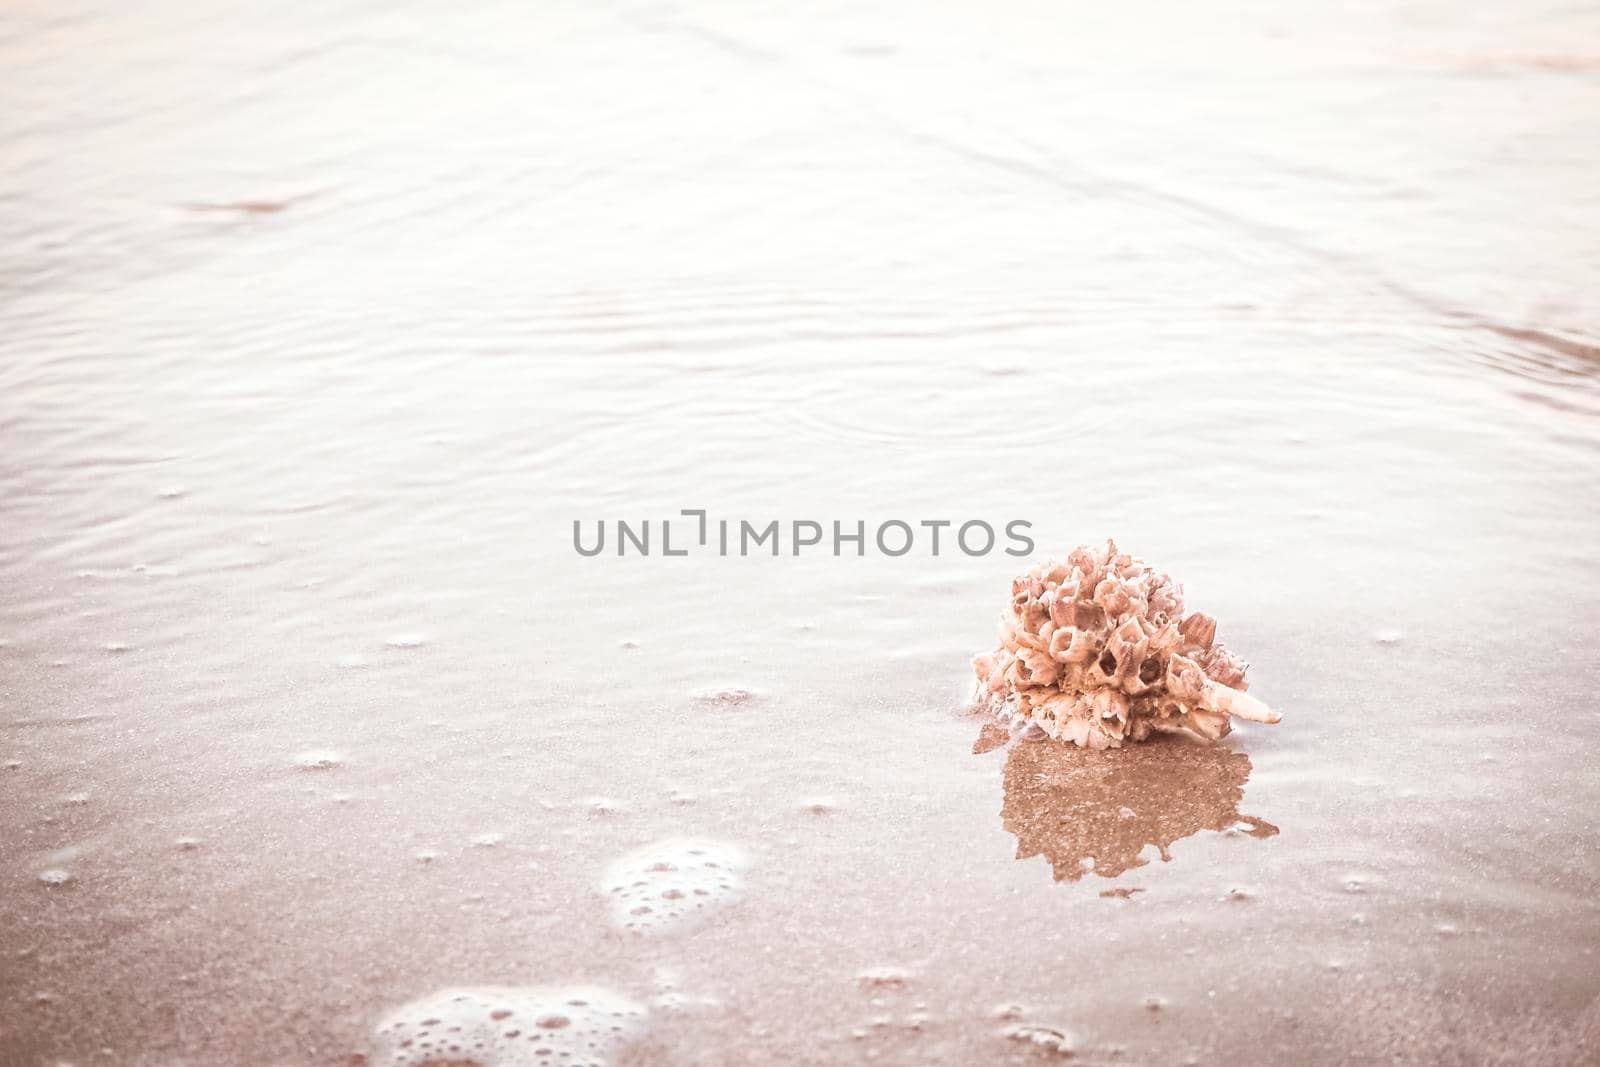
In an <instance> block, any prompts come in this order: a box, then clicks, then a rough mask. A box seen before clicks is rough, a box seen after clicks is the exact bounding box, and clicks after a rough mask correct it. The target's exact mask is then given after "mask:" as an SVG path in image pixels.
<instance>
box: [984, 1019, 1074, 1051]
mask: <svg viewBox="0 0 1600 1067" xmlns="http://www.w3.org/2000/svg"><path fill="white" fill-rule="evenodd" d="M1002 1032H1003V1033H1004V1035H1005V1036H1006V1037H1008V1038H1010V1039H1011V1040H1012V1041H1021V1042H1023V1043H1025V1044H1029V1045H1034V1046H1036V1047H1037V1048H1041V1049H1044V1050H1045V1051H1046V1052H1049V1053H1051V1054H1053V1055H1056V1056H1060V1057H1062V1058H1067V1057H1070V1056H1072V1055H1073V1054H1074V1053H1076V1052H1077V1051H1078V1042H1077V1039H1076V1038H1074V1037H1073V1036H1072V1033H1071V1032H1070V1031H1067V1030H1056V1029H1053V1028H1051V1027H1048V1026H1008V1027H1006V1029H1005V1030H1004V1031H1002Z"/></svg>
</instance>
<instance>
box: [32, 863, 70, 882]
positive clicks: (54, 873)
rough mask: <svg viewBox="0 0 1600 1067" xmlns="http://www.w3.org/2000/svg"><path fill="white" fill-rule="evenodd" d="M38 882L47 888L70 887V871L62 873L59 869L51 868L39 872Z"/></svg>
mask: <svg viewBox="0 0 1600 1067" xmlns="http://www.w3.org/2000/svg"><path fill="white" fill-rule="evenodd" d="M39 881H41V882H43V883H44V884H45V885H49V886H57V885H71V884H72V882H73V877H72V872H71V871H64V870H62V869H61V868H59V867H51V868H49V869H48V870H43V871H40V872H39Z"/></svg>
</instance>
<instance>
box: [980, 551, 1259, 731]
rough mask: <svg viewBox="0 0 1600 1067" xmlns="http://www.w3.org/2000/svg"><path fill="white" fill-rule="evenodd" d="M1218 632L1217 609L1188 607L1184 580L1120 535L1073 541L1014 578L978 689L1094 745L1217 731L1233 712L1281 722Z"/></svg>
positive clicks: (1014, 715) (1005, 708)
mask: <svg viewBox="0 0 1600 1067" xmlns="http://www.w3.org/2000/svg"><path fill="white" fill-rule="evenodd" d="M1216 632H1217V624H1216V621H1215V620H1213V619H1212V618H1211V617H1210V616H1208V615H1203V614H1200V613H1198V612H1196V613H1194V614H1191V615H1184V613H1183V590H1182V588H1181V587H1180V586H1179V585H1178V583H1177V582H1175V581H1173V580H1172V579H1171V578H1170V577H1168V576H1167V575H1165V574H1163V573H1161V572H1160V571H1158V570H1155V569H1154V568H1152V567H1150V566H1149V565H1148V564H1146V563H1145V562H1144V561H1143V560H1139V559H1135V558H1134V557H1132V556H1129V555H1127V554H1125V553H1122V552H1119V551H1117V546H1116V544H1115V543H1114V542H1112V541H1107V542H1106V543H1105V545H1104V546H1103V547H1101V548H1098V549H1091V548H1087V547H1080V548H1075V549H1073V550H1072V552H1071V553H1070V554H1069V555H1068V556H1067V560H1066V562H1065V563H1059V562H1056V561H1054V560H1051V561H1047V562H1045V563H1041V564H1039V565H1037V566H1035V567H1033V568H1032V569H1031V570H1029V571H1028V572H1027V573H1026V574H1024V575H1022V576H1021V577H1020V578H1018V579H1016V580H1015V581H1014V582H1012V583H1011V604H1010V606H1009V607H1008V608H1007V609H1006V612H1005V614H1004V615H1003V616H1001V620H1000V647H999V648H998V649H996V650H995V651H994V652H991V653H988V654H985V655H981V656H978V657H976V658H975V659H974V660H973V661H972V663H973V669H974V670H975V671H976V672H977V675H978V690H979V700H980V701H981V702H983V703H986V704H987V705H988V706H989V708H990V710H992V711H994V712H995V713H996V714H997V715H999V716H1000V717H1001V718H1002V719H1005V720H1009V721H1012V722H1017V721H1019V720H1020V721H1022V722H1028V723H1033V724H1036V725H1038V726H1039V727H1040V728H1041V729H1043V730H1044V731H1045V732H1046V733H1048V734H1049V735H1050V736H1051V737H1054V738H1058V739H1061V740H1066V741H1071V742H1072V743H1073V744H1076V745H1081V746H1083V747H1086V748H1095V749H1103V748H1116V747H1120V746H1121V744H1122V742H1123V741H1125V740H1133V741H1143V740H1144V739H1145V738H1147V737H1149V736H1150V734H1151V733H1152V732H1155V731H1188V732H1191V733H1195V734H1199V735H1200V736H1202V737H1206V738H1209V739H1212V740H1215V739H1216V738H1219V737H1222V736H1223V735H1224V734H1226V733H1228V731H1229V730H1230V729H1231V725H1230V722H1229V716H1230V714H1231V715H1237V716H1241V717H1243V718H1249V719H1255V720H1257V721H1262V722H1276V721H1277V715H1276V714H1275V713H1273V712H1271V711H1269V710H1268V709H1267V708H1266V706H1265V705H1263V704H1261V703H1260V702H1259V701H1257V700H1255V699H1254V698H1252V697H1246V696H1244V695H1243V694H1244V690H1245V689H1246V688H1247V683H1246V681H1245V670H1246V667H1247V664H1246V663H1245V662H1244V660H1242V659H1240V658H1239V657H1238V656H1235V655H1234V654H1233V653H1231V652H1229V651H1228V650H1227V649H1225V648H1223V647H1222V645H1220V644H1218V643H1217V642H1216Z"/></svg>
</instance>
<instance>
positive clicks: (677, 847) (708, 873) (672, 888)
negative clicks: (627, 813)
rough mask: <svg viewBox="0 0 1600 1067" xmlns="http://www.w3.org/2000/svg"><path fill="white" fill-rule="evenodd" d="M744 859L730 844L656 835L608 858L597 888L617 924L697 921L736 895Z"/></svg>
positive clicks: (661, 926)
mask: <svg viewBox="0 0 1600 1067" xmlns="http://www.w3.org/2000/svg"><path fill="white" fill-rule="evenodd" d="M748 865H749V864H748V861H747V859H746V858H745V854H744V852H743V851H742V850H741V849H738V848H736V847H734V846H732V845H724V844H719V843H717V842H715V841H701V840H692V839H673V840H668V841H658V842H656V843H655V844H652V845H646V846H644V847H643V848H640V849H636V850H634V851H633V852H630V853H628V854H627V855H626V856H623V857H622V858H621V859H619V860H617V861H616V862H615V863H613V864H612V865H611V866H610V868H608V869H607V871H606V875H605V881H604V883H603V884H602V886H601V889H602V891H603V892H604V893H605V894H606V899H608V900H609V901H610V902H611V917H612V919H613V920H614V921H615V922H616V923H617V925H618V926H621V927H622V928H624V929H626V930H635V931H638V932H640V933H657V932H661V931H665V930H669V929H678V928H682V927H685V926H689V925H692V924H694V923H697V922H699V921H701V920H703V919H704V918H706V917H707V916H708V915H710V914H711V913H712V912H714V911H716V910H717V909H718V908H721V907H723V906H725V905H727V904H730V903H732V902H733V901H735V900H737V899H738V898H739V896H740V894H741V893H743V892H744V870H745V868H746V867H747V866H748Z"/></svg>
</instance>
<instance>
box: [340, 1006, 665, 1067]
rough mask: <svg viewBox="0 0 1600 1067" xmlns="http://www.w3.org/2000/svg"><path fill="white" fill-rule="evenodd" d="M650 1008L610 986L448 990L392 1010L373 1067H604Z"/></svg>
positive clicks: (379, 1034)
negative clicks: (461, 1066) (448, 1066)
mask: <svg viewBox="0 0 1600 1067" xmlns="http://www.w3.org/2000/svg"><path fill="white" fill-rule="evenodd" d="M645 1020H646V1012H645V1009H644V1008H643V1007H641V1006H639V1005H638V1004H635V1003H633V1002H632V1001H630V1000H627V999H626V998H624V997H621V996H618V995H617V994H615V993H612V992H610V991H608V990H604V989H594V988H587V987H579V988H572V989H518V988H498V987H483V988H478V989H446V990H443V991H441V992H438V993H435V994H433V995H432V996H429V997H424V998H422V999H421V1000H416V1001H412V1002H411V1003H410V1004H407V1005H405V1006H404V1007H402V1008H399V1009H397V1010H396V1011H393V1012H391V1013H389V1014H388V1015H387V1016H385V1017H384V1018H383V1019H382V1020H380V1021H379V1023H378V1026H377V1029H376V1030H374V1031H373V1045H374V1056H373V1059H372V1063H373V1064H374V1067H425V1065H429V1064H445V1063H459V1062H468V1063H474V1064H478V1065H480V1067H542V1065H552V1064H558V1065H560V1067H606V1064H607V1063H608V1062H609V1061H610V1058H611V1057H612V1055H614V1054H615V1053H616V1051H617V1050H618V1049H620V1048H621V1047H622V1046H623V1045H625V1044H627V1043H628V1042H630V1041H632V1040H634V1039H635V1038H637V1037H638V1036H639V1034H640V1033H641V1032H642V1031H643V1029H644V1025H645Z"/></svg>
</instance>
